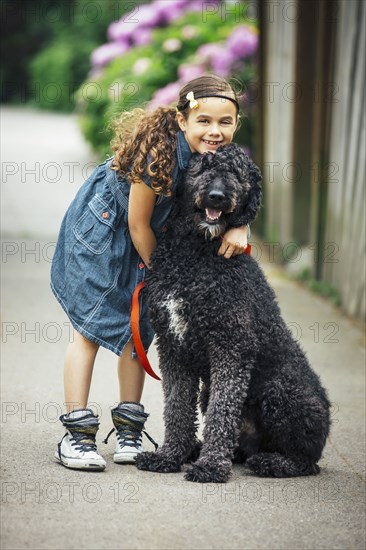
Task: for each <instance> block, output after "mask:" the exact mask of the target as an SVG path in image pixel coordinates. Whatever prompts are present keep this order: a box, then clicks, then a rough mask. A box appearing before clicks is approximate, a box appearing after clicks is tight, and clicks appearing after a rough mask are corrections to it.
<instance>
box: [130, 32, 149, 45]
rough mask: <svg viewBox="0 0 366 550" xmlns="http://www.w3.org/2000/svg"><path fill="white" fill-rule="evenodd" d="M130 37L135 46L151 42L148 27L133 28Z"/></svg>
mask: <svg viewBox="0 0 366 550" xmlns="http://www.w3.org/2000/svg"><path fill="white" fill-rule="evenodd" d="M131 39H132V42H133V44H134V45H136V46H147V45H148V44H150V42H151V30H150V29H135V31H134V32H133V34H132V35H131Z"/></svg>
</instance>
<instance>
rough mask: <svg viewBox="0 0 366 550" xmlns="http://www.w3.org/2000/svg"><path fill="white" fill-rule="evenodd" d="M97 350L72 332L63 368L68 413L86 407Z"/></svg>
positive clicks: (97, 347)
mask: <svg viewBox="0 0 366 550" xmlns="http://www.w3.org/2000/svg"><path fill="white" fill-rule="evenodd" d="M98 349H99V346H98V344H95V343H94V342H91V341H90V340H87V339H86V338H84V336H82V335H81V334H79V333H78V332H77V331H74V341H73V342H70V344H69V346H68V348H67V351H66V357H65V368H64V388H65V403H66V409H67V412H68V413H69V412H72V411H73V410H75V409H85V408H86V406H87V402H88V397H89V390H90V383H91V378H92V374H93V367H94V362H95V357H96V355H97V351H98Z"/></svg>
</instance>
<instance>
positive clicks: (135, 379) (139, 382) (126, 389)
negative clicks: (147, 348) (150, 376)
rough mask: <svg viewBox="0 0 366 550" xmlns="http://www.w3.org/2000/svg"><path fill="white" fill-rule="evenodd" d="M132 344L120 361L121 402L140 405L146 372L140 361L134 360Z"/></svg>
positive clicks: (129, 344)
mask: <svg viewBox="0 0 366 550" xmlns="http://www.w3.org/2000/svg"><path fill="white" fill-rule="evenodd" d="M131 354H132V342H129V343H128V344H127V345H126V347H125V349H124V350H123V353H122V355H121V357H120V358H119V359H118V380H119V393H120V395H119V397H120V401H133V402H135V403H139V402H140V400H141V396H142V390H143V389H144V382H145V371H144V369H143V368H142V366H141V363H140V361H139V360H138V359H133V358H132V357H131Z"/></svg>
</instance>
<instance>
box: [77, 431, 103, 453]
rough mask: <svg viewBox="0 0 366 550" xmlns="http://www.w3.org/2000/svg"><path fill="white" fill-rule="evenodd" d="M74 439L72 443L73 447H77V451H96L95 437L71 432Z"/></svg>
mask: <svg viewBox="0 0 366 550" xmlns="http://www.w3.org/2000/svg"><path fill="white" fill-rule="evenodd" d="M71 435H72V439H73V440H74V441H71V446H72V447H75V449H76V450H77V451H84V452H88V451H96V450H97V445H96V443H95V435H92V434H88V435H87V436H86V435H85V433H78V432H71Z"/></svg>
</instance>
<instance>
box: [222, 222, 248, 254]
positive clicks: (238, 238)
mask: <svg viewBox="0 0 366 550" xmlns="http://www.w3.org/2000/svg"><path fill="white" fill-rule="evenodd" d="M221 239H222V243H221V246H220V248H219V251H218V256H224V258H231V257H232V256H238V255H239V254H244V251H245V248H246V246H247V244H248V227H247V226H246V225H243V226H242V227H232V228H231V229H228V231H226V233H224V235H223V236H222V237H221Z"/></svg>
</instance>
